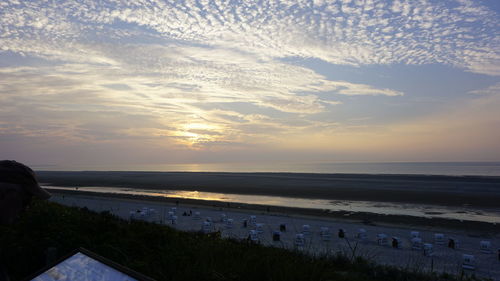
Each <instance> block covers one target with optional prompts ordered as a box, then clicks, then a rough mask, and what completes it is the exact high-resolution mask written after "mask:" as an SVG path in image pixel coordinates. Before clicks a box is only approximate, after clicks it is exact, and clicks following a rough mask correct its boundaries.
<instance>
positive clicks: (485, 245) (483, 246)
mask: <svg viewBox="0 0 500 281" xmlns="http://www.w3.org/2000/svg"><path fill="white" fill-rule="evenodd" d="M479 249H480V250H481V253H483V254H491V253H492V250H491V242H490V241H481V242H479Z"/></svg>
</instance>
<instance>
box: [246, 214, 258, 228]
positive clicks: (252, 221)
mask: <svg viewBox="0 0 500 281" xmlns="http://www.w3.org/2000/svg"><path fill="white" fill-rule="evenodd" d="M248 223H250V225H252V226H255V224H256V223H257V216H250V220H248Z"/></svg>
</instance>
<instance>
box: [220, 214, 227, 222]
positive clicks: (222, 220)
mask: <svg viewBox="0 0 500 281" xmlns="http://www.w3.org/2000/svg"><path fill="white" fill-rule="evenodd" d="M226 220H227V216H226V214H221V215H220V221H221V222H226Z"/></svg>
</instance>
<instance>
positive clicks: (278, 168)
mask: <svg viewBox="0 0 500 281" xmlns="http://www.w3.org/2000/svg"><path fill="white" fill-rule="evenodd" d="M33 168H34V169H35V170H52V171H82V170H86V171H163V172H175V171H185V172H297V173H299V172H300V173H353V174H425V175H481V176H500V162H383V163H361V162H356V163H352V162H343V163H253V164H252V163H219V164H164V165H134V166H131V165H126V166H118V165H114V166H99V165H91V166H64V167H61V166H54V165H39V166H36V165H33Z"/></svg>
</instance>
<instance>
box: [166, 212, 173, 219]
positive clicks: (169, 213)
mask: <svg viewBox="0 0 500 281" xmlns="http://www.w3.org/2000/svg"><path fill="white" fill-rule="evenodd" d="M174 215H175V213H174V212H172V211H170V212H168V213H167V219H168V220H172V218H173V217H174Z"/></svg>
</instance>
